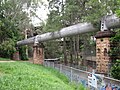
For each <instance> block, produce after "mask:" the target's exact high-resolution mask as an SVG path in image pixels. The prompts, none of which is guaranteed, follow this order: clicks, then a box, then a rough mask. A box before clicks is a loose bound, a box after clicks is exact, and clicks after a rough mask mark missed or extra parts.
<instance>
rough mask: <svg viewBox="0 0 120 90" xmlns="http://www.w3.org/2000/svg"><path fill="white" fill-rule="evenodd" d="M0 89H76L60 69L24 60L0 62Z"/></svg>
mask: <svg viewBox="0 0 120 90" xmlns="http://www.w3.org/2000/svg"><path fill="white" fill-rule="evenodd" d="M0 89H1V90H75V89H74V88H73V87H72V86H71V85H69V84H68V79H67V78H66V77H65V76H64V75H62V74H60V73H59V72H58V71H56V70H53V69H51V68H45V67H43V66H40V65H33V64H30V63H23V62H12V63H9V62H8V63H0ZM79 90H80V89H79ZM81 90H82V89H81Z"/></svg>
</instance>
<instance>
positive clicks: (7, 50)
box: [0, 39, 16, 58]
mask: <svg viewBox="0 0 120 90" xmlns="http://www.w3.org/2000/svg"><path fill="white" fill-rule="evenodd" d="M14 52H16V48H15V43H14V41H13V40H12V39H8V40H6V41H4V42H2V43H1V44H0V56H1V57H5V58H12V54H13V53H14Z"/></svg>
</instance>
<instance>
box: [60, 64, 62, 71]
mask: <svg viewBox="0 0 120 90" xmlns="http://www.w3.org/2000/svg"><path fill="white" fill-rule="evenodd" d="M60 73H62V64H60Z"/></svg>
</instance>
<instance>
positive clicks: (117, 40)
mask: <svg viewBox="0 0 120 90" xmlns="http://www.w3.org/2000/svg"><path fill="white" fill-rule="evenodd" d="M111 42H112V43H113V47H111V50H110V52H109V54H110V56H111V57H112V62H113V66H112V68H111V75H112V77H113V78H115V79H119V80H120V73H118V72H119V71H120V60H119V59H120V56H119V55H120V54H119V52H120V30H116V35H115V36H114V37H112V38H111Z"/></svg>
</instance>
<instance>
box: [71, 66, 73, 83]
mask: <svg viewBox="0 0 120 90" xmlns="http://www.w3.org/2000/svg"><path fill="white" fill-rule="evenodd" d="M72 76H73V71H72V67H70V80H71V82H72Z"/></svg>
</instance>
